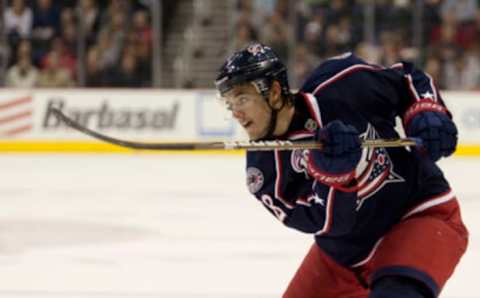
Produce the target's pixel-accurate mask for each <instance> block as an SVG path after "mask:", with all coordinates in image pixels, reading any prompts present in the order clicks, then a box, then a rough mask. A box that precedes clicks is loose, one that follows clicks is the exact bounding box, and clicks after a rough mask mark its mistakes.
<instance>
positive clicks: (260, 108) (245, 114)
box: [224, 84, 272, 140]
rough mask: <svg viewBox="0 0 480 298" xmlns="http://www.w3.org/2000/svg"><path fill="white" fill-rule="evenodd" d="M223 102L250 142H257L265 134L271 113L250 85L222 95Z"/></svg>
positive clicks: (237, 87)
mask: <svg viewBox="0 0 480 298" xmlns="http://www.w3.org/2000/svg"><path fill="white" fill-rule="evenodd" d="M224 100H225V105H226V107H227V109H228V110H230V111H231V112H232V115H233V117H234V118H235V119H236V120H237V121H238V123H240V125H241V126H242V127H243V128H244V129H245V131H246V132H247V134H248V136H249V138H250V140H258V139H260V138H262V137H264V136H265V135H266V134H267V132H268V127H269V124H270V118H271V117H272V111H271V109H270V107H269V105H268V104H267V102H266V101H265V99H264V98H263V97H262V96H261V95H260V94H259V93H258V91H257V89H256V88H255V87H254V86H253V85H252V84H244V85H239V86H236V87H234V88H233V89H232V90H230V91H228V92H226V93H225V94H224Z"/></svg>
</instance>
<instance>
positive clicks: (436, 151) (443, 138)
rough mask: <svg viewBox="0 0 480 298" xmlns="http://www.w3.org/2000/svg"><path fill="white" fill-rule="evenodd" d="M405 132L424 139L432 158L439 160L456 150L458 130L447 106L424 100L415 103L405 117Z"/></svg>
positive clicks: (423, 141)
mask: <svg viewBox="0 0 480 298" xmlns="http://www.w3.org/2000/svg"><path fill="white" fill-rule="evenodd" d="M404 127H405V132H406V133H407V135H408V136H410V137H418V138H420V139H421V140H422V143H423V148H420V150H421V151H422V150H423V151H424V152H425V153H426V154H427V156H429V157H430V159H431V160H433V161H437V160H439V159H440V158H441V157H447V156H449V155H451V154H452V153H453V152H455V148H456V147H457V141H458V131H457V128H456V126H455V123H453V121H452V120H451V119H450V117H449V115H448V114H447V110H446V109H445V107H443V106H441V105H440V104H438V103H435V102H430V101H424V102H418V103H416V104H414V105H413V106H412V107H411V108H409V109H408V110H407V113H405V117H404Z"/></svg>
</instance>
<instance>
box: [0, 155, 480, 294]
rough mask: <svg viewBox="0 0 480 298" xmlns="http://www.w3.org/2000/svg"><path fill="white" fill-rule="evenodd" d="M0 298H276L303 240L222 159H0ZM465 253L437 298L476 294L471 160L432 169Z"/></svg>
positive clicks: (478, 214) (478, 203)
mask: <svg viewBox="0 0 480 298" xmlns="http://www.w3.org/2000/svg"><path fill="white" fill-rule="evenodd" d="M0 164H1V165H2V171H1V173H0V181H1V186H0V200H1V205H0V281H1V282H0V297H9V298H19V297H29V298H58V297H68V298H86V297H89V298H90V297H92V298H97V297H101V298H104V297H116V298H117V297H118V298H123V297H138V298H144V297H145V298H146V297H166V298H167V297H168V298H220V297H222V298H240V297H246V298H257V297H258V298H271V297H280V295H281V293H282V291H283V290H284V288H285V287H286V285H287V284H288V281H289V280H290V278H291V277H292V275H293V274H294V272H295V270H296V268H297V267H298V265H299V263H300V261H301V260H302V258H303V256H304V254H305V253H306V252H307V250H308V248H309V247H310V245H311V243H312V238H311V237H310V236H309V235H305V234H301V233H299V232H295V231H293V230H289V229H287V228H285V227H283V226H282V225H281V224H280V223H279V222H277V221H276V219H275V218H274V217H273V216H271V215H269V214H268V213H267V212H266V211H265V210H264V208H263V207H262V206H261V205H260V204H259V203H258V202H257V201H256V200H254V199H253V198H252V197H251V196H250V194H249V193H248V192H247V190H246V187H245V178H244V160H243V157H241V156H235V155H233V156H230V155H228V156H223V155H213V156H205V155H196V156H195V155H170V156H167V155H147V154H132V155H108V154H105V155H74V154H62V155H26V154H24V155H0ZM441 166H442V168H443V169H444V170H445V172H446V175H447V177H448V178H449V179H450V181H451V183H452V185H453V188H454V190H455V191H456V193H457V195H458V197H459V200H460V203H461V205H462V207H463V215H464V220H465V222H466V224H467V225H468V228H469V229H470V233H471V238H470V247H469V250H468V252H467V254H466V255H465V256H464V258H463V260H462V262H461V264H460V266H459V267H458V269H457V272H456V275H455V276H454V277H453V278H452V279H451V280H450V282H449V284H448V285H447V287H446V288H445V290H444V291H443V293H442V296H441V297H444V298H467V297H469V298H473V297H477V298H478V297H480V294H478V290H477V289H478V287H477V285H476V284H475V282H476V281H477V280H478V273H477V268H479V267H480V243H479V240H478V236H479V232H480V191H479V190H478V188H477V187H476V186H477V185H478V184H479V183H480V181H479V179H478V178H477V177H478V175H479V173H478V171H479V170H480V159H474V158H458V157H455V158H451V159H449V160H445V161H442V162H441Z"/></svg>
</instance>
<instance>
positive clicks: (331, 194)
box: [315, 187, 335, 236]
mask: <svg viewBox="0 0 480 298" xmlns="http://www.w3.org/2000/svg"><path fill="white" fill-rule="evenodd" d="M334 201H335V188H333V187H330V190H329V191H328V197H327V207H326V210H325V223H324V224H323V228H322V229H321V230H320V231H318V232H316V233H315V235H316V236H320V235H323V234H326V233H328V232H330V229H331V228H332V217H333V214H332V213H333V203H334Z"/></svg>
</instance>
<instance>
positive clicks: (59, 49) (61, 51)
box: [41, 37, 77, 78]
mask: <svg viewBox="0 0 480 298" xmlns="http://www.w3.org/2000/svg"><path fill="white" fill-rule="evenodd" d="M51 53H55V55H51ZM52 58H53V59H54V60H53V61H52V60H51V59H52ZM52 64H53V65H54V67H57V66H58V67H60V68H62V69H64V70H66V71H68V73H69V76H70V77H71V78H73V77H75V74H76V73H75V72H76V64H77V61H76V59H75V56H73V54H72V53H70V52H69V51H68V49H67V48H66V47H65V44H64V43H63V40H62V39H61V38H60V37H56V38H54V39H53V40H52V44H51V49H50V52H49V54H48V55H46V56H45V57H44V58H43V59H42V61H41V66H42V68H49V67H50V66H51V65H52Z"/></svg>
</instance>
